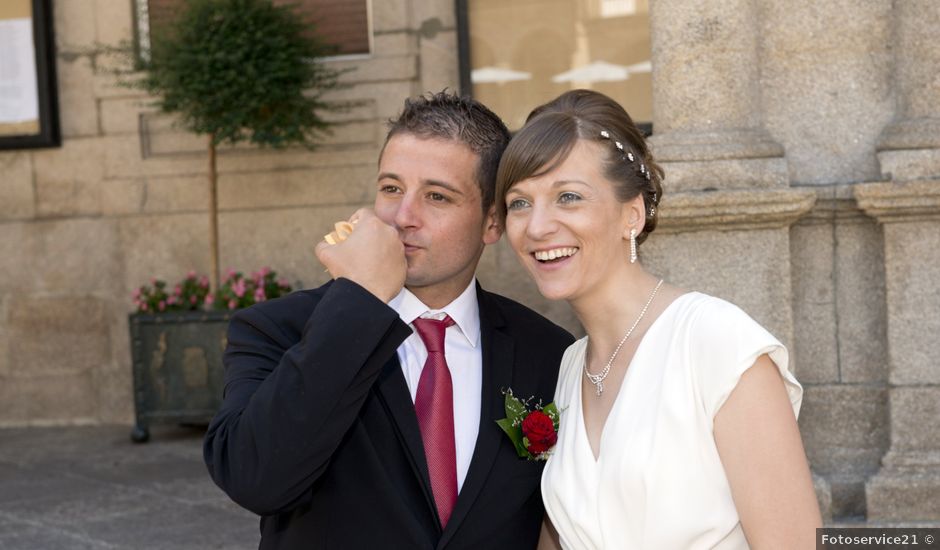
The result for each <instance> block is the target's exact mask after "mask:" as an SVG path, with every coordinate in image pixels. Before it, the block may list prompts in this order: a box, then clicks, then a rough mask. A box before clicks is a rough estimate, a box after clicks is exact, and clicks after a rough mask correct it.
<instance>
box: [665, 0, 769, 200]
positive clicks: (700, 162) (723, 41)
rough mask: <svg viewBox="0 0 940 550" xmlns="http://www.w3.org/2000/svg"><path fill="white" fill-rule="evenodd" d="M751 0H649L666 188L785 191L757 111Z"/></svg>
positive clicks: (757, 57) (755, 19) (756, 52)
mask: <svg viewBox="0 0 940 550" xmlns="http://www.w3.org/2000/svg"><path fill="white" fill-rule="evenodd" d="M758 19H759V18H758V13H757V8H756V6H755V2H754V0H699V1H694V2H693V1H690V0H657V1H656V2H651V3H650V21H651V25H652V29H651V32H652V50H653V60H652V61H653V132H654V136H653V137H652V139H651V142H652V144H653V150H654V153H655V154H656V156H657V158H658V159H659V160H660V161H661V162H662V163H663V164H664V165H665V166H664V167H665V168H666V170H667V172H668V178H669V179H668V182H669V187H670V189H671V190H672V191H673V192H675V191H680V190H681V191H684V190H689V189H707V188H716V189H734V188H754V187H765V188H766V187H785V186H786V185H787V182H788V177H787V166H786V162H785V160H784V158H783V155H784V151H783V147H782V146H781V145H780V144H779V143H777V142H775V141H774V140H773V139H771V137H770V135H769V134H768V133H767V132H766V131H765V130H764V128H763V126H762V122H761V111H760V82H759V71H760V43H759V40H758V33H759V32H760V22H759V20H758Z"/></svg>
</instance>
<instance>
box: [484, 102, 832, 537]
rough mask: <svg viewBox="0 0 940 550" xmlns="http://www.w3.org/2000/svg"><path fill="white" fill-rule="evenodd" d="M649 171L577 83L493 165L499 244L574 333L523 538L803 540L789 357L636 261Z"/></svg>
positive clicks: (637, 142)
mask: <svg viewBox="0 0 940 550" xmlns="http://www.w3.org/2000/svg"><path fill="white" fill-rule="evenodd" d="M661 179H662V170H661V169H660V168H659V166H657V165H656V163H655V162H654V161H653V159H652V158H651V155H650V152H649V149H648V147H647V145H646V143H645V142H644V140H643V138H642V135H641V134H640V133H639V131H638V130H637V129H636V127H635V126H634V124H633V121H632V120H631V119H630V116H629V115H628V114H627V113H626V111H624V110H623V108H622V107H621V106H620V105H618V104H617V103H616V102H614V101H613V100H611V99H610V98H608V97H606V96H604V95H602V94H600V93H597V92H591V91H586V90H574V91H571V92H567V93H565V94H563V95H562V96H560V97H558V98H557V99H555V100H554V101H551V102H549V103H547V104H545V105H543V106H541V107H539V108H537V109H536V110H534V111H533V112H532V113H531V114H530V115H529V119H528V121H527V123H526V125H525V126H524V127H523V128H522V130H520V131H519V132H518V133H517V134H516V136H515V137H514V138H513V140H512V142H511V143H510V145H509V147H508V148H507V149H506V152H505V153H504V156H503V159H502V162H501V164H500V167H499V174H498V177H497V201H496V203H497V205H498V206H499V208H500V216H501V219H502V221H503V223H504V225H505V229H506V234H507V236H508V239H509V243H510V245H511V246H512V248H513V249H514V250H515V252H516V254H517V255H518V257H519V259H520V261H521V262H522V264H523V265H524V266H525V268H526V269H527V270H528V272H529V274H530V275H531V276H532V278H533V279H534V280H535V283H536V285H538V289H539V291H540V292H541V293H542V294H543V295H544V296H546V297H547V298H550V299H553V300H567V301H568V302H569V303H570V304H571V306H572V307H573V309H574V311H575V313H576V314H577V316H578V318H579V319H580V321H581V323H582V325H583V326H584V328H585V330H586V331H587V336H585V337H584V338H582V339H581V340H579V341H577V342H576V343H574V344H572V346H571V347H569V348H568V350H567V352H566V354H565V356H564V359H563V360H562V365H561V372H560V374H559V379H558V387H557V390H556V393H555V402H556V404H557V405H558V407H559V409H560V410H562V411H563V412H562V414H561V421H560V429H559V440H558V444H557V446H556V447H555V450H554V453H553V455H552V456H551V458H549V461H548V464H547V465H546V467H545V471H544V473H543V476H542V495H543V499H544V501H545V509H546V518H545V523H544V525H543V528H542V535H541V538H540V541H539V548H545V549H551V548H573V549H594V548H637V549H641V548H648V549H657V550H658V549H685V548H721V549H730V548H735V549H737V548H749V547H755V548H786V549H795V548H815V528H817V527H820V526H821V521H820V514H819V508H818V504H817V502H816V498H815V494H814V491H813V485H812V481H811V478H810V472H809V467H808V465H807V462H806V455H805V453H804V451H803V446H802V443H801V441H800V434H799V430H798V427H797V423H796V414H797V413H798V412H799V407H800V402H801V398H802V388H801V387H800V385H799V383H798V382H797V381H796V379H795V378H794V377H793V375H792V374H791V373H790V371H789V368H788V358H787V350H786V349H785V348H784V347H783V345H782V344H781V343H780V342H779V341H778V340H777V339H776V338H774V337H773V336H772V335H771V334H770V333H769V332H767V331H766V330H764V329H763V328H762V327H761V326H760V325H758V324H757V323H756V322H755V321H754V320H753V319H751V318H750V317H749V316H748V315H747V314H745V313H744V312H743V311H741V310H740V309H739V308H737V307H736V306H734V305H732V304H730V303H728V302H725V301H723V300H720V299H718V298H714V297H712V296H708V295H705V294H702V293H699V292H688V291H685V290H683V289H680V288H677V287H675V286H673V285H671V284H669V283H667V282H664V281H663V280H662V279H659V278H657V277H656V276H654V275H653V274H651V273H649V272H648V271H646V270H645V269H644V268H643V266H642V265H641V264H640V263H639V262H638V261H637V256H636V248H637V246H639V245H640V244H642V243H643V241H644V240H645V239H646V238H647V237H648V236H649V234H650V233H651V232H652V231H653V230H654V229H655V227H656V222H657V219H658V209H659V203H660V200H661V199H662V194H663V192H662V186H661Z"/></svg>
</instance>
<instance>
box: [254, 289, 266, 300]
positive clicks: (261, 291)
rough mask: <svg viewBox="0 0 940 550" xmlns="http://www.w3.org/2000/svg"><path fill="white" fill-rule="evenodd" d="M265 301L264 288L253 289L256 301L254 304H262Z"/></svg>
mask: <svg viewBox="0 0 940 550" xmlns="http://www.w3.org/2000/svg"><path fill="white" fill-rule="evenodd" d="M265 299H266V297H265V295H264V287H260V286H259V287H258V288H257V289H255V301H256V302H263V301H265Z"/></svg>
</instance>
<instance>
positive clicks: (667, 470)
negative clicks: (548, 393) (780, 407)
mask: <svg viewBox="0 0 940 550" xmlns="http://www.w3.org/2000/svg"><path fill="white" fill-rule="evenodd" d="M586 347H587V337H584V338H582V339H580V340H578V341H577V342H575V343H574V344H572V345H571V346H570V347H569V348H568V350H567V351H566V352H565V355H564V358H563V359H562V363H561V372H560V373H559V378H558V386H557V388H556V392H555V403H556V404H557V405H558V406H559V409H560V410H561V411H562V413H561V421H560V426H559V439H558V443H557V445H556V446H555V449H554V451H553V454H552V455H551V456H550V458H549V459H548V463H547V464H546V467H545V471H544V473H543V474H542V498H543V499H544V501H545V509H546V512H547V513H548V516H549V518H550V519H551V521H552V524H553V525H554V526H555V529H556V530H557V531H558V534H559V536H560V539H561V545H562V547H563V548H566V549H577V550H581V549H585V550H590V549H648V550H672V549H675V550H679V549H682V550H686V549H714V548H717V549H721V550H726V549H741V548H748V544H747V540H746V539H745V537H744V532H743V530H742V529H741V522H740V520H739V518H738V514H737V511H736V509H735V507H734V502H733V501H732V498H731V488H730V487H729V485H728V479H727V477H726V476H725V472H724V470H723V468H722V465H721V460H720V459H719V457H718V449H717V448H716V445H715V439H714V436H713V427H714V426H713V420H714V418H715V414H716V413H717V412H718V409H719V408H721V406H722V404H723V403H724V402H725V400H726V399H727V398H728V396H729V395H730V393H731V391H732V390H733V389H734V387H735V386H736V385H737V383H738V380H739V379H740V377H741V375H742V374H743V373H744V371H745V370H747V369H748V367H750V366H751V365H753V364H754V362H755V361H756V360H757V358H758V357H759V356H760V355H762V354H765V353H766V354H769V356H770V358H771V360H773V362H774V363H775V364H776V366H777V368H778V369H779V370H780V373H781V374H782V375H783V379H784V383H785V386H786V390H787V394H788V396H789V398H790V402H791V404H792V405H793V412H794V414H798V413H799V409H800V403H801V401H802V394H803V389H802V387H800V384H799V383H798V382H797V381H796V379H795V378H794V377H793V375H792V374H791V373H790V371H789V370H788V365H787V362H788V360H787V350H786V348H785V347H784V346H783V344H781V343H780V342H779V341H778V340H777V339H776V338H774V337H773V336H772V335H771V334H770V333H769V332H767V331H766V330H765V329H764V328H763V327H761V326H760V325H758V324H757V322H755V321H754V320H753V319H751V318H750V317H749V316H748V315H747V314H746V313H744V312H743V311H741V309H739V308H738V307H737V306H734V305H732V304H730V303H728V302H725V301H724V300H721V299H718V298H714V297H712V296H708V295H706V294H702V293H698V292H690V293H688V294H684V295H682V296H679V297H678V298H677V299H676V300H675V301H673V302H672V303H671V304H669V306H668V307H667V308H666V310H665V311H663V312H662V313H661V314H660V316H659V317H658V318H657V319H656V320H655V321H654V322H653V324H652V325H651V326H650V328H649V329H648V330H647V332H646V334H645V335H644V337H643V340H642V341H641V342H640V345H639V347H638V348H637V351H636V354H635V355H634V357H633V360H632V362H631V363H630V366H629V368H628V370H627V373H626V376H625V377H624V380H623V384H622V386H621V388H620V391H619V394H618V395H617V398H616V399H615V401H614V404H613V406H612V408H611V411H610V416H609V417H608V418H607V422H606V424H605V426H604V429H603V432H602V434H601V440H600V452H599V458H598V460H596V461H595V460H594V454H593V452H592V451H591V445H590V443H589V442H588V437H587V432H586V430H585V427H584V420H583V414H582V412H581V379H582V377H583V376H584V375H583V372H582V371H583V368H584V359H585V349H586ZM589 397H590V396H589Z"/></svg>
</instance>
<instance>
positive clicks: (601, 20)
mask: <svg viewBox="0 0 940 550" xmlns="http://www.w3.org/2000/svg"><path fill="white" fill-rule="evenodd" d="M458 15H459V17H460V22H459V25H460V31H461V41H460V42H461V52H460V53H461V73H462V74H461V85H462V87H463V89H464V90H463V91H464V92H468V91H469V92H470V93H471V94H472V95H473V97H475V98H477V99H479V100H480V101H482V102H483V103H485V104H486V105H487V106H489V107H490V108H491V109H493V110H494V111H495V112H496V113H497V114H499V115H500V116H501V117H503V120H505V121H506V124H507V125H508V126H509V128H510V129H511V130H517V129H519V128H520V127H521V126H522V125H523V123H524V122H525V118H526V116H527V115H528V114H529V111H531V110H532V108H534V107H536V106H537V105H540V104H542V103H545V102H546V101H549V100H551V99H553V98H555V97H557V96H558V95H560V94H561V93H563V92H565V91H567V90H572V89H575V88H590V89H593V90H597V91H599V92H602V93H604V94H607V95H609V96H610V97H612V98H614V99H615V100H617V101H618V102H620V104H621V105H623V106H624V108H626V110H627V112H629V113H630V115H631V116H632V117H633V119H634V120H635V121H636V122H638V123H649V122H650V121H651V120H652V118H653V116H652V115H653V83H652V74H651V65H650V57H651V51H650V31H649V0H513V1H512V2H507V1H506V0H458ZM641 126H643V124H641ZM645 126H646V127H647V128H646V129H647V131H649V124H646V125H645Z"/></svg>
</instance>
